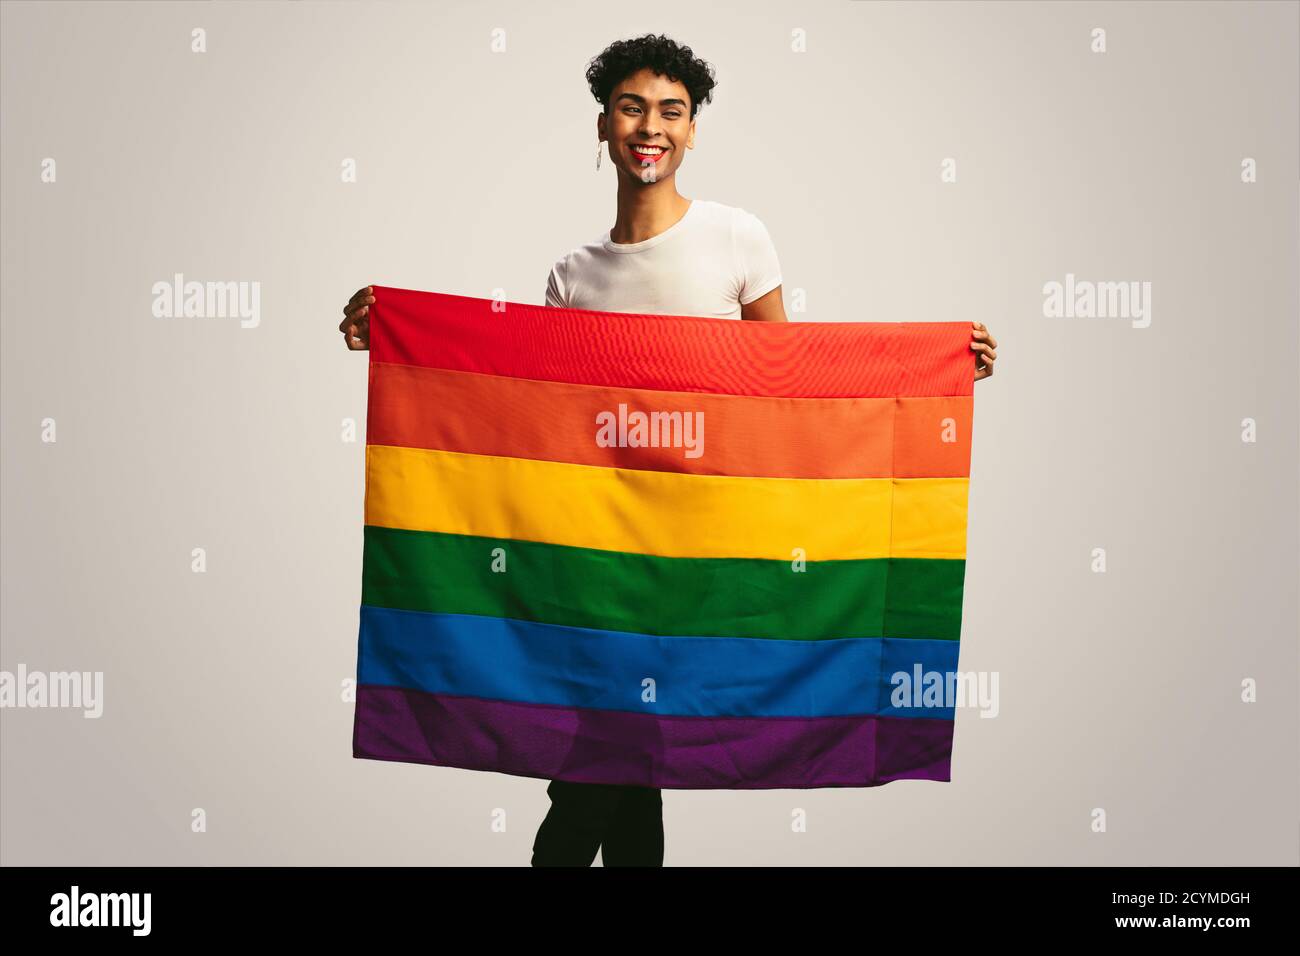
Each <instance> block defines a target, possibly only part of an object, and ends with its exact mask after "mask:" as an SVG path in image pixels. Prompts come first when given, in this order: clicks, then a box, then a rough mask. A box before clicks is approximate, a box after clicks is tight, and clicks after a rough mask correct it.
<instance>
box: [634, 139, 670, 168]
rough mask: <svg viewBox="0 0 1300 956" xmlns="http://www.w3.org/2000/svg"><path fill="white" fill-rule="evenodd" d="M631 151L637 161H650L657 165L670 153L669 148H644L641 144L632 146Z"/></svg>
mask: <svg viewBox="0 0 1300 956" xmlns="http://www.w3.org/2000/svg"><path fill="white" fill-rule="evenodd" d="M629 149H630V150H631V151H632V155H633V156H635V157H636V158H637V159H641V160H647V159H648V160H650V161H651V162H655V163H657V162H658V161H659V160H660V158H661V157H663V156H665V155H667V153H668V148H667V147H665V146H643V145H641V144H639V143H638V144H635V145H633V146H630V147H629Z"/></svg>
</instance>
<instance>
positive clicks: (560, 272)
mask: <svg viewBox="0 0 1300 956" xmlns="http://www.w3.org/2000/svg"><path fill="white" fill-rule="evenodd" d="M546 304H547V305H548V306H550V307H551V308H553V309H567V308H568V291H567V290H566V289H565V284H564V260H563V259H560V260H558V261H557V262H556V263H555V265H553V266H551V274H550V276H548V277H547V279H546Z"/></svg>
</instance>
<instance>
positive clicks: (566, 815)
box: [533, 780, 664, 866]
mask: <svg viewBox="0 0 1300 956" xmlns="http://www.w3.org/2000/svg"><path fill="white" fill-rule="evenodd" d="M546 792H547V794H548V795H549V796H550V798H551V809H550V810H549V811H548V812H547V814H546V819H545V820H543V821H542V825H541V826H540V827H538V829H537V838H536V839H535V840H534V841H533V866H591V864H592V862H593V861H594V860H595V859H596V850H597V849H599V850H600V851H601V860H602V862H604V864H605V866H663V865H664V819H663V796H662V794H661V793H660V791H659V790H657V789H653V788H650V787H635V786H625V785H616V784H606V783H569V782H568V781H565V780H552V781H551V784H550V786H548V787H547V788H546Z"/></svg>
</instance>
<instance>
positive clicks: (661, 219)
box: [546, 35, 786, 322]
mask: <svg viewBox="0 0 1300 956" xmlns="http://www.w3.org/2000/svg"><path fill="white" fill-rule="evenodd" d="M587 82H588V85H589V87H590V89H591V93H592V96H594V97H595V98H596V100H597V102H599V103H600V104H601V107H602V111H601V112H600V113H598V114H597V115H596V138H597V140H598V143H597V160H596V166H597V169H599V168H600V160H601V156H602V154H604V153H608V155H609V158H610V160H611V163H612V165H613V166H614V170H615V172H616V173H617V183H618V192H617V211H616V214H615V219H614V226H613V228H611V229H610V230H609V231H608V232H606V233H604V234H602V235H601V236H599V237H598V238H596V239H595V240H594V241H592V242H589V243H587V244H585V245H582V246H579V247H578V248H576V249H574V250H573V251H572V252H570V253H568V254H567V255H565V256H564V257H563V258H561V259H560V260H559V261H558V262H556V263H555V265H554V266H553V267H552V269H551V274H550V277H549V279H548V281H547V288H546V304H547V305H549V306H557V307H567V308H572V309H594V310H598V311H606V312H644V313H652V314H658V315H704V316H709V317H712V318H721V319H751V320H756V321H760V322H785V321H786V315H785V307H784V305H783V303H782V299H781V267H780V263H779V262H778V260H777V256H776V249H775V248H774V247H773V245H772V239H771V237H770V236H769V235H768V232H767V229H766V228H765V227H764V226H763V223H762V222H761V221H759V219H758V217H757V216H755V215H753V214H752V213H749V212H747V211H745V210H744V209H740V208H737V207H735V206H728V205H724V204H723V203H720V202H712V201H710V200H706V199H687V198H685V197H684V196H682V195H681V194H680V193H679V192H678V191H677V170H678V168H679V167H680V166H681V165H682V162H683V161H684V160H685V158H686V151H687V150H689V149H694V148H695V118H696V115H697V114H698V112H699V109H700V107H701V106H703V105H704V104H705V103H707V102H708V101H709V99H710V97H711V94H712V90H713V87H714V85H715V84H714V79H713V71H712V68H711V67H710V66H709V65H708V64H707V63H704V62H703V61H701V60H699V59H697V58H696V57H695V56H694V55H693V54H692V52H691V50H690V48H689V47H684V46H679V45H678V44H676V43H674V42H673V41H672V40H670V39H668V38H667V37H663V36H658V37H656V36H652V35H649V36H644V37H639V38H637V39H633V40H621V41H619V42H617V43H614V44H612V45H611V46H610V47H609V48H608V49H606V50H605V51H604V52H603V53H601V54H600V56H598V57H596V58H595V59H594V60H592V61H591V63H590V64H589V66H588V67H587Z"/></svg>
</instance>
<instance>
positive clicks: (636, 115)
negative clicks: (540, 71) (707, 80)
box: [596, 69, 695, 182]
mask: <svg viewBox="0 0 1300 956" xmlns="http://www.w3.org/2000/svg"><path fill="white" fill-rule="evenodd" d="M690 115H691V97H690V94H689V93H687V92H686V87H685V85H684V84H682V83H680V82H677V81H673V80H670V79H668V78H667V77H665V76H658V75H656V74H655V73H654V71H652V70H649V69H645V70H641V71H639V72H637V73H633V74H632V75H631V76H629V77H628V78H627V79H625V80H623V81H622V82H621V83H619V84H618V85H617V86H616V87H614V90H613V92H612V93H611V94H610V97H609V115H608V116H606V115H605V114H604V113H601V114H599V115H598V116H597V117H596V130H597V134H598V135H599V136H600V137H601V139H603V140H606V141H608V143H609V147H608V149H609V155H610V157H611V158H612V159H613V160H614V165H615V168H617V169H618V170H619V172H620V174H624V173H626V174H627V175H629V176H632V177H634V178H635V179H637V180H638V181H640V182H657V181H659V180H661V179H667V178H668V177H669V176H671V175H672V174H673V173H675V172H676V171H677V167H678V166H680V165H681V164H682V159H683V158H685V154H686V150H687V149H688V148H689V149H694V148H695V121H694V120H692V119H691V118H690ZM656 146H657V147H659V149H654V148H652V147H656ZM642 147H644V148H642Z"/></svg>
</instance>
